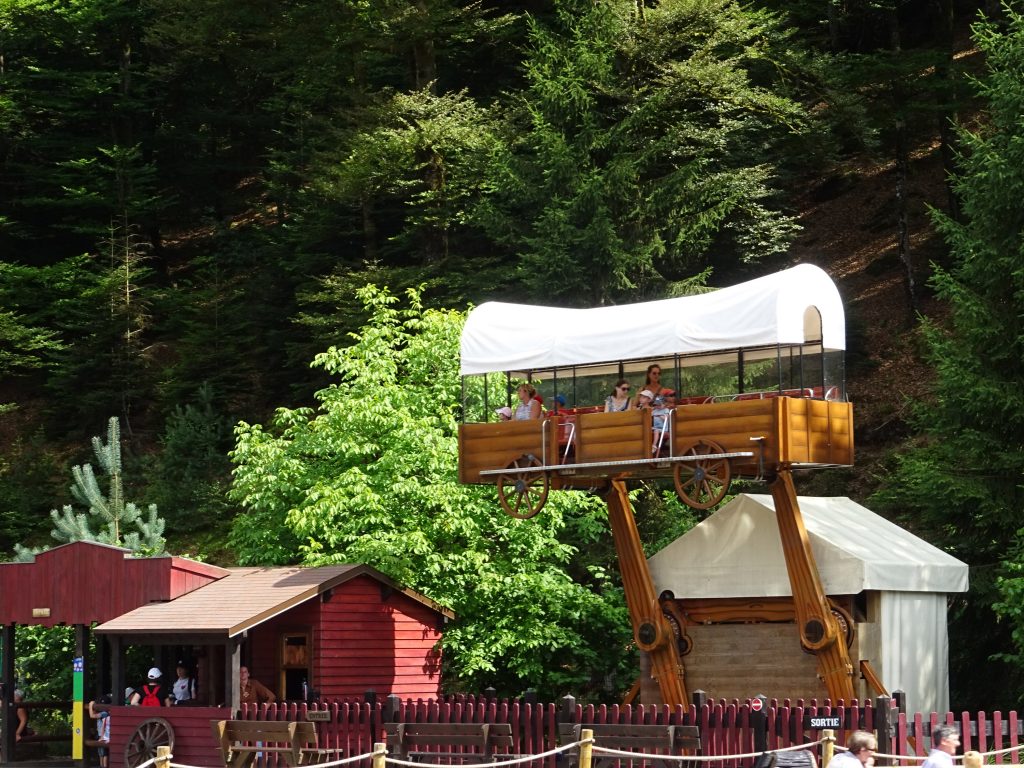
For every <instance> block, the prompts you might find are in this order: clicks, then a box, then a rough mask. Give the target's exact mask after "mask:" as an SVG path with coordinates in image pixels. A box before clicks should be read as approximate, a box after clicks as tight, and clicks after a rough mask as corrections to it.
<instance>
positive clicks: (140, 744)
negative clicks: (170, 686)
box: [124, 717, 174, 768]
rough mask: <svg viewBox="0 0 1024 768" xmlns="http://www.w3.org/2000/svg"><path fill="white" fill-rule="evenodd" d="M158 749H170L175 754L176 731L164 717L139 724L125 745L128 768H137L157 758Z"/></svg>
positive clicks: (125, 759) (125, 762)
mask: <svg viewBox="0 0 1024 768" xmlns="http://www.w3.org/2000/svg"><path fill="white" fill-rule="evenodd" d="M157 747H170V749H171V752H174V729H173V728H172V727H171V724H170V723H169V722H167V721H166V720H164V719H163V718H162V717H151V718H149V719H148V720H143V721H142V722H141V723H139V727H138V728H136V729H135V731H134V732H133V733H132V735H131V738H129V739H128V744H127V745H125V748H124V764H125V766H126V768H136V766H139V765H142V764H143V763H144V762H146V761H147V760H151V759H152V758H154V757H156V748H157Z"/></svg>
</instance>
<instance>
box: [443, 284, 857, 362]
mask: <svg viewBox="0 0 1024 768" xmlns="http://www.w3.org/2000/svg"><path fill="white" fill-rule="evenodd" d="M819 340H820V341H821V343H822V346H823V348H824V349H825V350H842V349H845V348H846V324H845V317H844V315H843V304H842V301H841V300H840V298H839V291H838V290H837V289H836V286H835V284H834V283H833V282H832V280H831V278H830V277H829V276H828V274H826V273H825V271H824V270H822V269H821V268H820V267H816V266H814V265H812V264H800V265H798V266H795V267H792V268H791V269H786V270H783V271H781V272H777V273H775V274H772V275H767V276H765V277H760V278H758V279H756V280H750V281H749V282H746V283H741V284H739V285H734V286H732V287H729V288H722V289H720V290H717V291H712V292H710V293H705V294H700V295H697V296H685V297H681V298H675V299H663V300H660V301H650V302H645V303H642V304H622V305H619V306H611V307H596V308H592V309H565V308H559V307H540V306H532V305H527V304H508V303H504V302H493V301H492V302H486V303H484V304H481V305H480V306H479V307H476V308H475V309H474V310H473V311H471V312H470V313H469V317H468V318H467V319H466V325H465V328H464V329H463V332H462V366H461V369H462V375H464V376H465V375H470V374H481V373H492V372H497V371H537V370H547V369H550V368H557V367H566V366H572V365H587V364H591V363H602V362H608V361H611V360H632V359H638V358H658V357H666V356H670V355H677V354H679V355H686V354H694V353H708V352H718V351H723V350H729V349H737V348H740V347H766V346H774V345H777V344H803V343H806V342H812V341H819Z"/></svg>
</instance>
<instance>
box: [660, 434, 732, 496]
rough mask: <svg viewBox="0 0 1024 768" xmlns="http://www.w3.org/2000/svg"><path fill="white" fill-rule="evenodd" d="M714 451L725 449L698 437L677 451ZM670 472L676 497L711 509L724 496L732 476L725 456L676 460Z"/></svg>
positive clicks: (686, 453)
mask: <svg viewBox="0 0 1024 768" xmlns="http://www.w3.org/2000/svg"><path fill="white" fill-rule="evenodd" d="M714 453H725V450H724V449H723V448H722V446H720V445H719V444H718V443H716V442H715V441H713V440H698V441H697V442H696V443H694V444H693V445H690V446H689V447H687V448H686V450H684V451H683V452H682V453H680V454H679V455H680V456H704V455H707V454H714ZM672 474H673V477H674V479H675V482H676V493H678V494H679V498H680V499H682V500H683V503H685V504H687V505H689V506H691V507H693V508H694V509H711V507H713V506H715V504H717V503H718V502H720V501H721V500H722V499H723V498H725V494H726V493H727V492H728V491H729V483H730V481H731V480H732V468H731V467H730V466H729V460H728V459H696V460H694V461H679V462H676V465H675V467H674V469H673V472H672Z"/></svg>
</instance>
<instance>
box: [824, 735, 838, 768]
mask: <svg viewBox="0 0 1024 768" xmlns="http://www.w3.org/2000/svg"><path fill="white" fill-rule="evenodd" d="M835 751H836V732H835V731H833V730H832V729H831V728H825V729H823V730H822V731H821V764H822V766H826V765H828V764H829V763H830V762H832V755H833V754H835Z"/></svg>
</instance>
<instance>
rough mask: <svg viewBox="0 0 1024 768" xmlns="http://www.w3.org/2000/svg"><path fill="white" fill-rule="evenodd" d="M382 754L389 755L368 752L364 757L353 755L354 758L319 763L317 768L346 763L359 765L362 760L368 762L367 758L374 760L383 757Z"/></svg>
mask: <svg viewBox="0 0 1024 768" xmlns="http://www.w3.org/2000/svg"><path fill="white" fill-rule="evenodd" d="M382 754H387V753H386V752H367V753H366V754H363V755H353V756H352V757H342V758H339V759H338V760H331V761H330V762H328V763H317V764H316V768H331V766H334V765H345V764H346V763H357V762H359V761H360V760H366V759H367V758H372V757H374V756H375V755H382Z"/></svg>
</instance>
